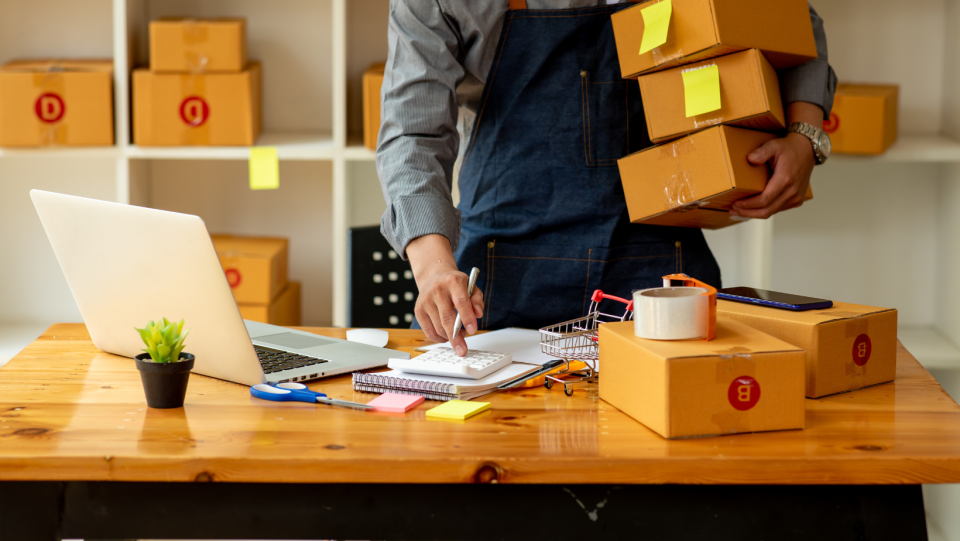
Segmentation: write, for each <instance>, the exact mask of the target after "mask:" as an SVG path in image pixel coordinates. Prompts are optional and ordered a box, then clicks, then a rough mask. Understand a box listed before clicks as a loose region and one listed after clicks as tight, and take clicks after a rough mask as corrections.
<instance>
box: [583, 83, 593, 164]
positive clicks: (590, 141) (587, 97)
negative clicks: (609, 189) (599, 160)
mask: <svg viewBox="0 0 960 541" xmlns="http://www.w3.org/2000/svg"><path fill="white" fill-rule="evenodd" d="M586 82H587V81H586V79H584V91H583V94H584V96H585V99H584V101H585V102H586V104H587V151H588V154H587V163H590V162H592V161H594V160H593V138H592V137H591V135H592V134H591V133H590V132H591V131H592V130H591V129H590V87H589V86H588V85H587V84H586ZM590 165H593V164H590Z"/></svg>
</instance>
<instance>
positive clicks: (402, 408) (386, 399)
mask: <svg viewBox="0 0 960 541" xmlns="http://www.w3.org/2000/svg"><path fill="white" fill-rule="evenodd" d="M421 402H423V397H422V396H413V395H408V394H397V393H383V394H382V395H380V396H378V397H376V398H374V399H373V400H371V401H369V402H367V405H368V406H373V409H374V410H375V411H394V412H399V413H403V412H406V411H410V410H412V409H413V408H414V407H416V405H417V404H419V403H421Z"/></svg>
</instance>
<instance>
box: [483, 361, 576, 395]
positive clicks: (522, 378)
mask: <svg viewBox="0 0 960 541" xmlns="http://www.w3.org/2000/svg"><path fill="white" fill-rule="evenodd" d="M564 362H565V361H562V360H560V359H556V360H554V361H550V362H547V363H544V364H543V366H541V367H540V368H538V369H536V370H534V371H533V372H530V373H529V374H524V375H522V376H520V377H519V378H516V379H512V380H510V381H508V382H506V383H501V384H500V385H499V386H498V387H497V389H500V390H501V391H502V390H504V389H512V388H513V387H516V386H517V385H520V384H521V383H523V382H525V381H528V380H531V379H533V378H535V377H537V376H542V375H544V374H546V373H547V372H549V371H551V370H553V369H554V368H556V367H558V366H560V365H561V364H563V363H564Z"/></svg>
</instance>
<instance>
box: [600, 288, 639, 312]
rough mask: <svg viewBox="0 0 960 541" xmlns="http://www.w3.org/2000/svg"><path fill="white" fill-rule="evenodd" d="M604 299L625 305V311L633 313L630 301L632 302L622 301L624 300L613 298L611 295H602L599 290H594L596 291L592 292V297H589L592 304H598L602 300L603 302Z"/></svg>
mask: <svg viewBox="0 0 960 541" xmlns="http://www.w3.org/2000/svg"><path fill="white" fill-rule="evenodd" d="M604 299H610V300H611V301H618V302H622V303H623V304H626V305H627V311H629V312H633V301H632V300H630V301H628V300H627V299H624V298H621V297H614V296H613V295H607V294H606V293H604V292H603V291H600V290H599V289H598V290H596V291H594V292H593V296H591V297H590V300H591V301H593V302H600V301H602V300H604Z"/></svg>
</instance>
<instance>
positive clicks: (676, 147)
mask: <svg viewBox="0 0 960 541" xmlns="http://www.w3.org/2000/svg"><path fill="white" fill-rule="evenodd" d="M775 137H776V135H773V134H770V133H764V132H759V131H753V130H745V129H742V128H734V127H732V126H722V125H721V126H714V127H712V128H707V129H705V130H701V131H699V132H696V133H693V134H691V135H687V136H685V137H683V138H681V139H678V140H676V141H674V142H672V143H666V144H663V145H659V146H655V147H652V148H648V149H646V150H642V151H640V152H635V153H633V154H630V155H629V156H627V157H625V158H621V159H620V160H618V162H617V164H618V165H619V167H620V179H621V182H623V193H624V196H625V197H626V199H627V210H628V211H629V213H630V221H631V222H633V223H645V224H655V225H672V226H678V227H703V228H706V229H719V228H721V227H726V226H728V225H733V224H736V223H739V222H740V221H743V218H739V217H734V216H730V214H729V213H728V212H727V210H728V209H729V208H730V207H731V206H732V205H733V203H734V202H735V201H737V200H738V199H743V198H744V197H749V196H751V195H756V194H758V193H760V192H762V191H763V188H764V187H765V186H766V185H767V179H768V178H769V177H770V172H769V169H768V167H767V165H766V164H763V165H752V164H751V163H750V162H748V161H747V155H748V154H750V152H752V151H753V150H754V149H756V148H757V147H759V146H760V145H762V144H763V143H765V142H767V141H769V140H770V139H773V138H775ZM811 198H813V192H812V191H811V190H809V189H808V190H807V195H806V199H811Z"/></svg>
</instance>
